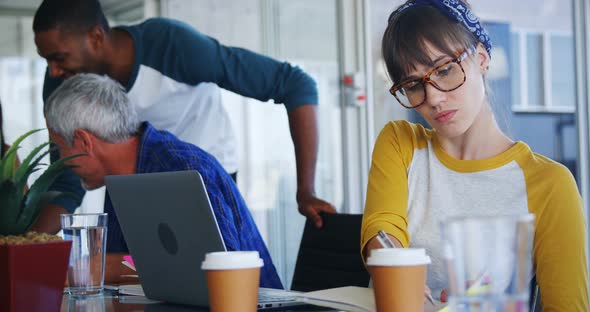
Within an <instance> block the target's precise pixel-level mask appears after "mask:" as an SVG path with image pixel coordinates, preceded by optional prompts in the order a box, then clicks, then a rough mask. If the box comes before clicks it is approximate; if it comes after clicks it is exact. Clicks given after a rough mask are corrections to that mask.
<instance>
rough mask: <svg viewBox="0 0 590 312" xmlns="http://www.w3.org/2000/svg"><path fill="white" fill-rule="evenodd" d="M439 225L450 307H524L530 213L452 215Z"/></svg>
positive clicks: (474, 310) (520, 310) (476, 311)
mask: <svg viewBox="0 0 590 312" xmlns="http://www.w3.org/2000/svg"><path fill="white" fill-rule="evenodd" d="M441 227H442V228H441V230H442V233H443V249H444V258H445V262H446V266H447V274H448V281H449V289H448V290H449V310H450V311H460V312H463V311H464V312H467V311H469V312H484V311H485V312H492V311H514V312H526V311H528V309H529V296H530V282H531V278H532V256H531V255H532V243H533V235H534V230H533V229H534V215H532V214H526V215H516V216H515V215H512V216H491V217H490V216H486V217H461V218H452V219H449V220H447V221H445V222H443V223H442V225H441Z"/></svg>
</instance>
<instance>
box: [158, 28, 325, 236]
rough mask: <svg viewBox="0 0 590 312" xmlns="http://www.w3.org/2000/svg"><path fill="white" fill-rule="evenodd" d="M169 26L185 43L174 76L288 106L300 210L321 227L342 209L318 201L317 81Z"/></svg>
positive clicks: (176, 46) (176, 49)
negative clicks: (324, 218) (323, 214)
mask: <svg viewBox="0 0 590 312" xmlns="http://www.w3.org/2000/svg"><path fill="white" fill-rule="evenodd" d="M162 21H164V20H162ZM169 23H171V24H170V25H171V27H174V29H175V31H174V32H175V36H176V37H177V39H179V40H176V41H175V43H173V48H172V49H170V51H171V53H173V55H171V56H170V57H171V58H172V59H174V60H175V61H176V62H178V63H177V64H175V66H174V67H177V68H179V70H178V72H175V73H174V74H172V75H173V76H174V77H175V78H176V79H179V80H180V81H186V82H187V83H199V82H213V83H215V84H217V85H218V86H220V87H222V88H224V89H226V90H229V91H232V92H235V93H238V94H240V95H243V96H246V97H250V98H254V99H258V100H260V101H268V100H271V99H272V100H274V102H275V103H283V104H284V105H285V107H286V108H287V111H288V114H289V126H290V130H291V137H292V139H293V143H294V146H295V157H296V161H297V204H298V209H299V212H300V213H301V214H303V215H305V216H306V217H308V218H310V219H311V220H313V221H314V223H315V225H316V226H317V227H321V226H322V220H321V217H320V216H319V214H318V213H319V212H322V211H324V212H328V213H335V212H336V210H335V209H334V207H333V206H332V205H331V204H329V203H327V202H325V201H323V200H321V199H319V198H317V197H316V196H315V189H314V178H315V166H316V160H317V151H318V147H317V146H318V127H317V114H316V110H315V107H314V106H315V105H317V103H318V91H317V86H316V83H315V81H314V80H313V78H311V77H310V76H309V75H308V74H307V73H305V72H304V71H303V70H301V69H300V68H298V67H296V66H293V65H291V64H289V63H287V62H280V61H278V60H275V59H273V58H270V57H268V56H265V55H262V54H258V53H255V52H252V51H249V50H246V49H241V48H234V47H227V46H224V45H222V44H220V43H219V42H217V40H215V39H213V38H211V37H208V36H205V35H203V34H201V33H199V32H198V31H196V30H194V29H192V28H191V27H190V26H187V25H185V24H184V23H180V22H177V21H172V22H169ZM172 25H174V26H172ZM181 38H182V40H180V39H181ZM195 55H199V57H195Z"/></svg>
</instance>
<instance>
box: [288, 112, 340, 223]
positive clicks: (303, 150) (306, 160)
mask: <svg viewBox="0 0 590 312" xmlns="http://www.w3.org/2000/svg"><path fill="white" fill-rule="evenodd" d="M289 127H290V129H291V138H292V139H293V144H294V145H295V158H296V162H297V206H298V209H299V212H300V213H301V214H302V215H304V216H306V217H307V218H309V219H310V220H311V221H313V223H314V224H315V226H316V227H318V228H321V227H322V225H323V222H322V218H321V217H320V215H319V213H320V212H328V213H336V209H334V206H332V205H331V204H330V203H328V202H326V201H324V200H321V199H319V198H317V197H316V196H315V188H314V180H315V165H316V160H317V151H318V126H317V112H316V108H315V106H314V105H302V106H299V107H297V108H295V109H294V110H292V111H290V112H289Z"/></svg>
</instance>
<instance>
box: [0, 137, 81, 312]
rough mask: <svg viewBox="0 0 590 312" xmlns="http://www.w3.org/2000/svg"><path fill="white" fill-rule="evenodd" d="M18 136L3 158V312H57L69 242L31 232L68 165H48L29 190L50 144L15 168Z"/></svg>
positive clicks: (0, 283) (0, 265) (0, 269)
mask: <svg viewBox="0 0 590 312" xmlns="http://www.w3.org/2000/svg"><path fill="white" fill-rule="evenodd" d="M41 130H43V129H37V130H32V131H29V132H27V133H25V134H24V135H22V136H21V137H19V138H18V139H17V140H16V141H15V142H14V144H13V145H12V146H11V147H10V149H8V151H7V152H6V154H5V155H4V156H3V157H2V158H1V159H0V289H1V290H2V291H0V311H10V312H13V311H59V309H60V306H61V301H62V294H63V288H64V284H65V280H66V273H67V267H68V261H69V256H70V248H71V242H70V241H63V240H61V238H59V237H58V236H55V235H48V234H39V233H34V232H28V230H29V229H30V227H31V226H32V225H33V223H34V222H35V221H36V220H37V218H38V217H39V213H40V210H41V208H42V207H43V206H44V205H45V204H46V203H48V202H49V201H51V200H52V199H54V198H55V197H57V196H60V195H62V194H60V193H59V192H53V191H49V186H50V185H51V184H52V183H53V181H55V179H56V178H57V177H58V176H59V175H60V174H61V173H62V172H64V171H65V170H67V169H69V168H70V166H69V165H67V164H66V163H65V162H66V161H67V160H69V159H71V158H73V157H76V156H78V155H74V156H71V157H66V158H62V159H60V160H58V161H56V162H54V163H52V164H51V165H49V166H48V167H47V169H46V170H45V171H44V172H43V173H42V174H41V175H40V176H39V177H38V178H37V180H36V181H35V182H34V183H33V185H31V188H30V189H28V190H27V180H28V178H29V176H30V175H31V174H32V173H33V172H36V171H38V170H40V169H41V166H42V164H41V160H42V159H43V158H44V157H45V156H46V155H47V154H48V153H49V146H50V143H49V142H46V143H43V144H41V145H39V146H37V147H36V148H34V149H33V150H32V151H31V153H30V154H29V155H28V156H27V157H26V158H25V159H23V161H22V163H21V165H20V166H18V167H16V165H15V164H16V159H17V154H16V151H17V150H18V149H19V148H20V144H21V142H22V141H23V140H24V139H26V138H27V137H28V136H30V135H31V134H33V133H35V132H38V131H41Z"/></svg>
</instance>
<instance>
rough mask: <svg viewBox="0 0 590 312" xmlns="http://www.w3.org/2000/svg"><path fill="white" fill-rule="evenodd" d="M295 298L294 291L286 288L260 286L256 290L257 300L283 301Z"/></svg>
mask: <svg viewBox="0 0 590 312" xmlns="http://www.w3.org/2000/svg"><path fill="white" fill-rule="evenodd" d="M295 300H297V297H296V296H295V295H294V293H292V292H290V291H286V290H281V289H270V288H261V289H260V291H259V292H258V301H259V302H284V301H295Z"/></svg>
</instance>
